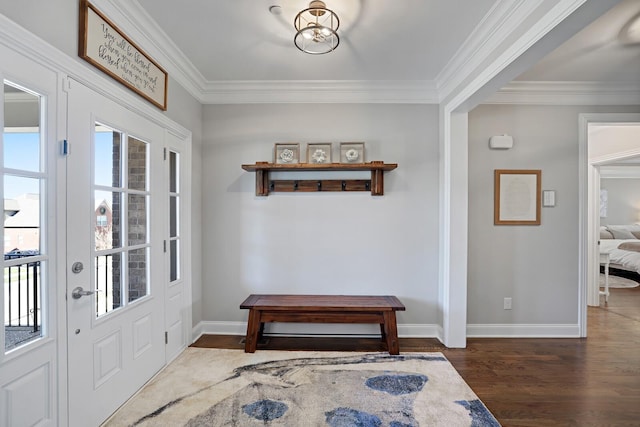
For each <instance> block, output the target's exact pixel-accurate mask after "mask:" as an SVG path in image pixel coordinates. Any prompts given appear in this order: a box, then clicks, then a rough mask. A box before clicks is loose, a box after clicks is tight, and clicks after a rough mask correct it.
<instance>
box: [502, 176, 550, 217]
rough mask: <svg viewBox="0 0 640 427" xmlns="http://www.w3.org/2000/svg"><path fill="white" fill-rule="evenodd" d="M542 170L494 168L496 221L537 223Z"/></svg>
mask: <svg viewBox="0 0 640 427" xmlns="http://www.w3.org/2000/svg"><path fill="white" fill-rule="evenodd" d="M541 183H542V171H540V170H507V169H496V170H495V171H494V207H493V223H494V224H495V225H540V201H541V195H542V191H541V187H542V185H541Z"/></svg>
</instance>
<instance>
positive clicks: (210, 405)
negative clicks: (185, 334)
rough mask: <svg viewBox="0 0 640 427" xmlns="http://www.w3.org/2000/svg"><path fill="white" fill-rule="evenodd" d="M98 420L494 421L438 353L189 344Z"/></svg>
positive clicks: (481, 426) (369, 426)
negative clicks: (254, 348)
mask: <svg viewBox="0 0 640 427" xmlns="http://www.w3.org/2000/svg"><path fill="white" fill-rule="evenodd" d="M104 425H105V426H109V427H113V426H239V427H246V426H265V425H266V426H287V427H307V426H309V427H312V426H328V427H351V426H353V427H378V426H380V427H417V426H446V427H458V426H470V427H485V426H486V427H493V426H498V427H499V426H500V424H499V423H498V421H496V419H495V418H494V417H493V415H491V413H490V412H489V411H488V410H487V408H486V407H485V406H484V404H483V403H482V402H481V401H480V400H479V399H478V397H477V396H476V395H475V394H474V393H473V391H471V389H470V388H469V386H468V385H467V384H466V383H465V382H464V380H463V379H462V378H461V377H460V375H458V373H457V372H456V370H455V369H454V368H453V366H452V365H451V364H450V363H449V362H448V361H447V360H446V359H445V357H444V356H443V355H442V354H441V353H405V354H401V355H399V356H390V355H389V354H387V353H335V352H334V353H327V352H301V351H297V352H293V351H269V350H259V351H257V352H256V353H253V354H248V353H244V352H243V351H241V350H217V349H206V348H187V349H186V350H185V352H184V353H183V354H182V355H180V357H178V358H177V359H176V360H175V361H174V362H172V363H171V364H170V365H169V366H168V367H167V368H166V369H164V371H162V372H161V373H160V374H159V375H158V376H157V377H156V378H155V379H154V380H152V381H151V382H150V383H149V384H148V385H147V386H146V387H145V388H143V389H142V390H141V391H140V392H139V393H138V394H137V395H136V396H134V397H133V398H132V399H131V400H129V402H127V403H126V404H125V405H124V406H123V407H122V408H120V410H119V411H118V412H116V414H115V415H114V416H113V417H112V418H111V419H110V420H109V421H107V422H106V423H105V424H104Z"/></svg>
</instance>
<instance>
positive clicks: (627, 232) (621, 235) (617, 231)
mask: <svg viewBox="0 0 640 427" xmlns="http://www.w3.org/2000/svg"><path fill="white" fill-rule="evenodd" d="M607 230H609V232H611V234H613V238H614V239H625V240H628V239H637V238H638V237H637V236H636V235H635V234H634V233H638V234H640V225H638V224H632V225H607Z"/></svg>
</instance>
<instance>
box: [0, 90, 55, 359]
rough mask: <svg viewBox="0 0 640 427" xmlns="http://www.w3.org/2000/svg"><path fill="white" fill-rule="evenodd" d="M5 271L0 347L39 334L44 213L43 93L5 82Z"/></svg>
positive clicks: (17, 344) (18, 343)
mask: <svg viewBox="0 0 640 427" xmlns="http://www.w3.org/2000/svg"><path fill="white" fill-rule="evenodd" d="M3 94H4V116H3V122H4V128H3V135H2V136H3V137H2V140H1V142H2V154H3V159H2V165H1V166H2V170H3V171H2V178H3V184H4V185H3V187H2V192H3V199H4V200H3V205H4V215H3V228H2V231H3V240H4V257H3V273H4V274H3V277H4V280H3V282H4V285H3V292H2V294H0V295H2V309H3V314H4V316H3V317H4V332H5V340H4V349H5V351H11V350H13V349H16V348H18V347H20V346H22V345H25V344H27V343H29V342H31V341H33V340H34V339H37V338H39V337H41V336H42V326H43V322H42V312H43V310H42V301H43V298H42V293H43V291H46V283H43V278H44V277H45V275H43V274H42V271H43V270H42V269H43V267H44V266H45V265H46V257H45V256H43V254H42V252H43V250H42V249H43V248H42V244H41V241H42V235H43V223H44V222H43V221H44V220H45V218H43V215H41V211H42V208H43V206H42V203H43V198H42V195H41V188H43V184H44V182H45V176H44V174H43V170H42V165H43V164H44V162H43V158H42V136H41V134H40V130H41V126H40V114H41V108H42V106H41V96H39V95H37V94H35V93H33V92H30V91H28V90H26V89H22V88H20V87H18V86H17V85H13V84H11V83H9V82H6V81H5V82H4V92H3Z"/></svg>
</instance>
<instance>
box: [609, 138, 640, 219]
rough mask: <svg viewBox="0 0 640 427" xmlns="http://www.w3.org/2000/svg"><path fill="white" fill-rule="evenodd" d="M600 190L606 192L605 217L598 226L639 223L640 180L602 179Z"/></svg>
mask: <svg viewBox="0 0 640 427" xmlns="http://www.w3.org/2000/svg"><path fill="white" fill-rule="evenodd" d="M639 144H640V142H639ZM600 188H601V189H603V190H607V192H608V203H607V217H606V218H600V225H607V224H611V225H620V224H633V223H636V222H640V178H609V179H607V178H603V179H601V180H600Z"/></svg>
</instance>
